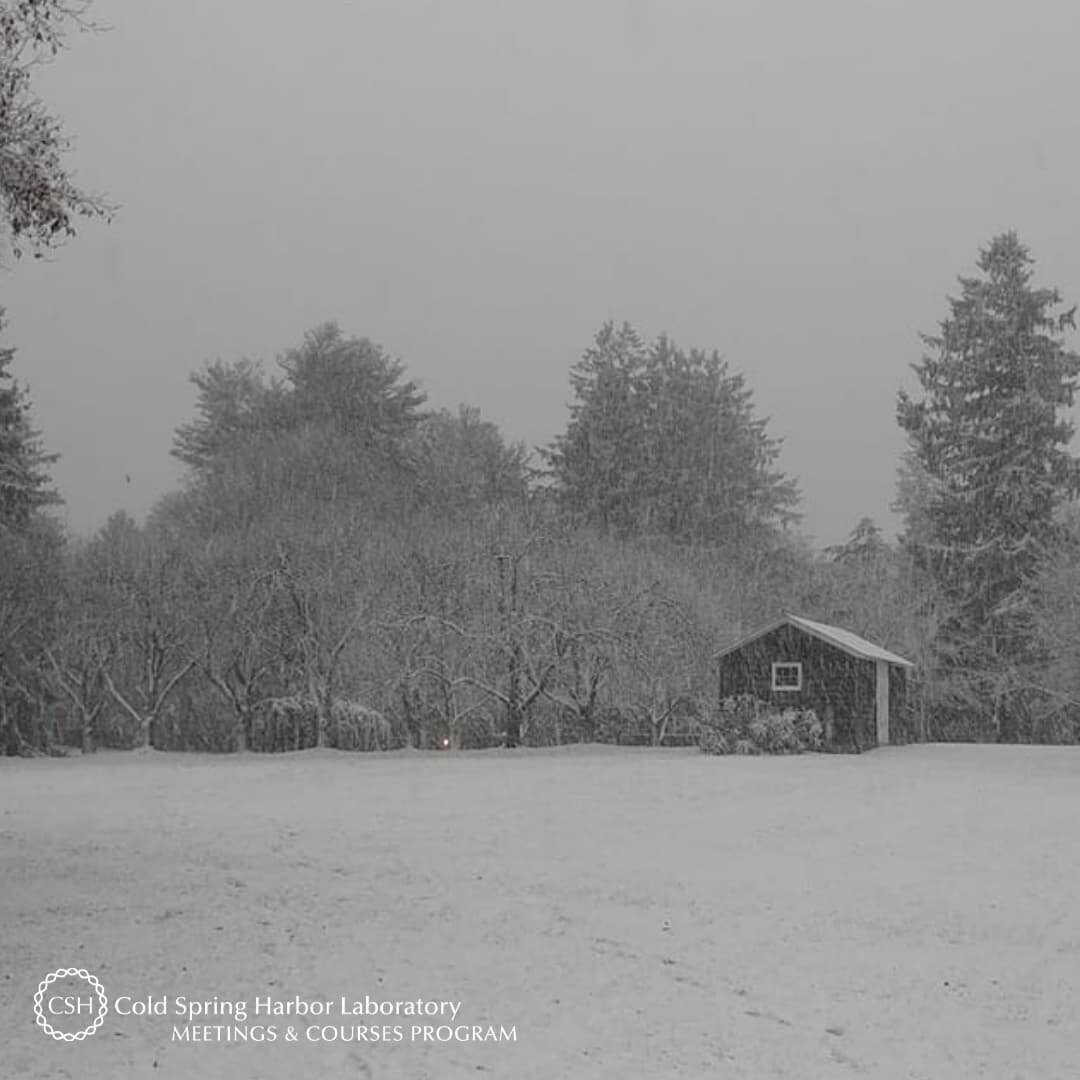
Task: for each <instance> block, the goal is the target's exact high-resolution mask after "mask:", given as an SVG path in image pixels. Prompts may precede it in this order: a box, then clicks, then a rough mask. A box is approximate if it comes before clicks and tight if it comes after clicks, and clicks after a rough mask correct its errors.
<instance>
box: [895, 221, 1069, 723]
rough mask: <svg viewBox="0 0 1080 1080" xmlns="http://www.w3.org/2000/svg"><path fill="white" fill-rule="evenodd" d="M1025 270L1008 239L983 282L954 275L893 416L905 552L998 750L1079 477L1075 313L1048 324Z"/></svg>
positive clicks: (995, 247) (1045, 304) (1044, 295)
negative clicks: (940, 594)
mask: <svg viewBox="0 0 1080 1080" xmlns="http://www.w3.org/2000/svg"><path fill="white" fill-rule="evenodd" d="M1032 265H1033V260H1032V258H1031V256H1030V254H1029V252H1028V249H1027V248H1026V247H1025V246H1024V245H1023V244H1021V243H1020V241H1019V239H1018V238H1017V236H1016V234H1015V233H1011V232H1010V233H1005V234H1003V235H1001V236H998V237H996V238H995V239H994V240H992V241H991V243H990V244H989V245H988V246H987V247H986V248H985V249H984V250H983V251H982V252H981V253H980V257H979V260H978V268H979V270H980V271H981V275H982V276H980V277H962V278H960V286H961V294H960V296H959V297H958V298H955V299H952V298H951V299H950V300H949V307H950V316H949V318H947V319H946V320H945V321H944V322H943V323H942V324H941V329H940V332H939V333H938V334H936V335H924V337H923V341H924V344H925V345H926V347H927V350H928V351H927V354H926V355H924V357H923V359H922V361H921V362H920V363H918V364H915V365H913V370H914V371H915V374H916V376H917V378H918V381H919V385H920V387H921V388H922V392H923V393H922V399H921V400H919V401H915V400H913V399H912V398H911V397H910V396H909V395H908V394H906V393H905V392H904V391H901V392H900V394H899V398H898V408H897V418H898V421H899V423H900V426H901V427H902V428H903V430H904V431H905V432H906V433H907V437H908V442H909V447H910V453H911V457H910V459H909V461H908V467H907V469H906V473H905V474H906V476H907V477H908V479H909V480H911V479H912V478H913V477H918V478H919V480H920V482H919V483H918V484H914V483H909V484H908V487H907V491H906V494H905V498H904V499H902V500H901V501H902V502H906V505H904V509H905V511H906V513H907V517H908V525H909V528H908V534H909V535H908V537H907V543H908V546H909V548H910V549H911V550H912V553H913V554H914V555H915V557H916V558H917V560H918V561H919V562H920V564H921V565H923V566H925V567H926V568H927V569H928V570H929V571H930V572H931V574H932V576H933V577H934V578H935V580H936V581H937V582H938V583H939V585H940V586H941V587H942V589H943V590H944V592H945V594H946V596H948V597H949V599H950V600H951V601H952V603H953V604H954V606H955V609H956V612H957V614H956V617H955V618H954V619H952V620H951V622H950V623H949V624H948V625H947V626H946V628H945V637H946V641H944V642H943V646H947V648H948V651H949V653H950V655H952V656H953V657H954V658H956V663H957V664H958V665H960V666H961V668H962V669H963V671H964V674H965V675H966V676H967V677H968V678H969V679H973V680H974V687H975V699H976V700H977V701H978V702H980V703H981V705H982V707H983V708H985V709H986V710H987V711H988V713H989V715H990V716H991V717H992V722H993V725H994V729H995V731H996V734H997V736H998V738H999V739H1002V740H1004V741H1011V740H1012V739H1015V738H1016V737H1018V735H1021V734H1022V733H1023V732H1022V726H1023V716H1024V712H1025V701H1024V693H1023V691H1022V690H1021V688H1020V685H1019V684H1020V683H1021V682H1022V681H1023V678H1022V673H1023V671H1024V670H1025V669H1028V670H1030V667H1031V665H1033V664H1037V663H1038V662H1039V657H1038V656H1037V654H1036V651H1035V649H1034V634H1033V631H1032V625H1031V603H1032V598H1033V580H1034V576H1035V573H1036V571H1037V568H1038V565H1039V560H1040V558H1041V556H1042V554H1043V553H1044V552H1045V551H1046V550H1047V549H1048V548H1050V547H1052V546H1053V545H1054V544H1055V543H1056V542H1057V541H1058V539H1059V536H1060V528H1059V526H1058V524H1057V523H1056V520H1055V515H1056V512H1057V511H1058V509H1059V508H1060V507H1061V505H1062V504H1063V503H1064V502H1065V501H1067V500H1068V499H1069V498H1070V496H1071V495H1073V494H1074V493H1075V492H1076V491H1077V479H1078V472H1077V462H1076V460H1075V459H1074V458H1073V457H1072V456H1071V455H1070V454H1069V452H1068V444H1069V441H1070V439H1071V438H1072V434H1073V427H1072V424H1071V423H1070V422H1069V421H1068V420H1067V419H1066V417H1065V416H1064V415H1063V414H1064V412H1065V410H1067V409H1069V408H1070V407H1071V406H1072V404H1073V400H1074V396H1075V392H1076V388H1077V377H1078V375H1080V357H1078V356H1077V355H1076V354H1075V353H1074V352H1071V351H1070V350H1069V349H1068V348H1067V347H1066V344H1065V339H1064V335H1065V333H1066V331H1068V330H1070V329H1072V328H1073V327H1074V312H1075V308H1072V309H1069V310H1066V311H1064V312H1061V313H1058V314H1054V309H1055V308H1058V307H1059V306H1060V305H1061V297H1060V295H1059V294H1058V292H1057V291H1056V290H1053V289H1044V288H1036V287H1035V286H1034V285H1033V284H1032V276H1033V275H1032V269H1031V268H1032ZM902 494H904V493H902Z"/></svg>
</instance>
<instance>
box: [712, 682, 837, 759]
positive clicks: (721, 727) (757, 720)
mask: <svg viewBox="0 0 1080 1080" xmlns="http://www.w3.org/2000/svg"><path fill="white" fill-rule="evenodd" d="M699 724H700V729H699V737H698V745H699V746H700V747H701V749H702V750H703V751H704V752H705V753H706V754H801V753H803V752H804V751H806V750H820V749H821V748H822V745H823V741H824V728H823V726H822V724H821V721H820V720H818V718H817V716H816V714H815V713H814V711H813V710H812V709H784V710H782V711H779V712H778V711H777V710H776V709H775V708H774V707H773V706H771V705H769V704H768V703H767V702H764V701H759V700H758V699H757V698H755V697H754V696H753V695H752V694H738V695H736V696H734V697H728V698H725V699H724V700H723V701H722V702H720V705H719V707H718V708H717V707H714V708H708V707H706V708H703V709H702V710H701V714H700V717H699Z"/></svg>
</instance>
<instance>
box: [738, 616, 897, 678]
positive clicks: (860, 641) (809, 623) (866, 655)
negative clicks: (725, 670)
mask: <svg viewBox="0 0 1080 1080" xmlns="http://www.w3.org/2000/svg"><path fill="white" fill-rule="evenodd" d="M781 626H795V627H797V628H798V629H800V630H804V631H806V633H808V634H810V635H812V636H813V637H816V638H819V639H820V640H821V641H825V642H828V644H830V645H834V646H835V647H836V648H838V649H840V650H841V651H842V652H846V653H849V654H850V655H851V656H857V657H858V658H859V659H860V660H884V661H885V662H886V663H887V664H897V665H899V666H900V667H906V668H913V667H914V666H915V665H914V664H913V663H912V662H911V661H910V660H905V659H904V658H903V657H902V656H897V655H896V653H894V652H889V650H888V649H883V648H882V647H881V646H880V645H875V644H874V643H873V642H872V641H867V640H866V638H861V637H859V635H858V634H853V633H852V632H851V631H850V630H842V629H841V628H840V627H839V626H829V625H828V623H820V622H814V621H813V620H812V619H804V618H802V617H800V616H798V615H792V614H791V613H790V612H785V614H784V617H783V618H782V619H779V620H778V621H777V622H774V623H772V624H771V625H769V626H766V627H763V628H762V629H761V630H757V631H755V632H754V633H753V634H750V635H748V636H747V637H744V638H740V639H739V640H738V641H736V642H735V643H734V644H733V645H729V646H728V647H727V648H726V649H721V650H720V651H719V652H718V653H716V656H717V657H720V656H727V655H728V653H732V652H734V651H735V650H736V649H741V648H742V647H743V646H744V645H746V644H748V643H749V642H751V641H754V640H755V639H756V638H759V637H762V636H763V635H765V634H769V633H772V631H773V630H776V629H778V628H779V627H781Z"/></svg>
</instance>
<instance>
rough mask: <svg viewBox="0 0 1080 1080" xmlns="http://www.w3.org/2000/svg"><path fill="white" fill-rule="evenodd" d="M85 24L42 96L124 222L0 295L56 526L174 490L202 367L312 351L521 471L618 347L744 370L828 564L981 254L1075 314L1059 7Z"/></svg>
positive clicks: (474, 6) (367, 15)
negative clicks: (691, 352)
mask: <svg viewBox="0 0 1080 1080" xmlns="http://www.w3.org/2000/svg"><path fill="white" fill-rule="evenodd" d="M94 12H95V15H96V17H97V18H98V19H99V20H101V21H104V22H107V23H109V24H110V25H111V26H112V28H113V29H112V31H111V32H110V33H106V34H101V35H94V36H79V37H77V38H76V39H75V40H74V41H73V43H72V49H71V51H70V52H69V53H67V54H66V55H64V56H62V57H61V58H60V59H59V61H58V62H57V63H56V64H55V65H53V66H52V67H51V68H50V69H49V70H48V71H47V72H46V73H45V74H44V76H43V78H42V79H41V80H40V87H41V89H42V91H43V92H44V94H45V96H46V98H47V100H48V101H49V102H50V104H52V105H54V106H55V108H56V109H57V111H58V112H59V113H60V114H61V115H62V116H64V118H65V119H66V121H67V123H68V126H69V129H70V131H71V133H72V134H73V135H74V136H75V137H76V145H75V149H74V153H73V156H72V158H71V161H72V164H73V166H74V167H75V169H76V172H77V175H78V179H79V180H80V181H81V182H82V184H83V185H84V186H86V187H89V188H92V189H95V190H102V191H105V192H106V193H107V194H108V195H109V196H110V197H111V198H112V199H113V200H114V201H116V202H118V203H120V204H121V206H122V209H121V211H120V214H119V215H118V217H117V218H116V220H115V222H114V223H113V224H112V225H111V226H104V225H97V224H92V225H88V226H86V227H84V229H83V231H82V232H81V234H80V236H79V237H78V238H77V239H75V240H74V241H72V242H71V243H70V244H69V245H68V246H67V247H66V248H64V249H62V250H61V251H60V252H59V254H58V255H57V256H56V258H55V259H54V260H53V261H52V262H50V263H49V264H40V263H38V264H34V263H31V262H29V261H24V262H23V263H21V264H17V265H15V266H14V267H13V268H12V269H11V270H10V272H6V273H5V274H4V276H3V278H2V281H3V292H2V294H0V302H2V303H3V304H4V305H5V306H6V307H7V309H8V316H9V319H10V323H11V329H10V331H9V333H8V338H7V339H8V340H9V341H10V342H11V343H13V344H15V345H16V346H17V347H18V350H19V353H18V366H17V370H18V373H19V374H20V376H21V377H22V378H23V379H24V381H28V382H29V383H30V386H31V391H32V393H33V397H34V400H35V403H36V416H37V420H38V424H39V426H40V427H42V428H43V429H44V431H45V435H46V439H47V441H48V444H49V445H50V446H51V447H52V448H53V449H55V450H58V451H60V452H61V453H62V454H63V459H62V461H61V463H60V464H59V466H58V467H57V469H56V476H57V479H58V481H59V484H60V486H61V488H62V493H63V494H64V496H65V497H66V499H67V502H68V517H69V521H70V524H71V525H72V527H73V528H75V529H77V530H80V531H82V530H88V529H90V528H92V527H96V526H97V525H99V524H100V523H101V522H102V521H103V520H104V518H105V517H106V515H107V514H108V513H109V512H110V511H112V510H113V509H116V508H117V507H121V506H122V507H125V508H127V509H128V510H130V511H131V512H132V513H134V514H135V515H136V516H139V515H141V514H142V513H144V512H145V510H146V509H147V508H148V507H149V505H150V504H151V503H152V502H153V501H154V499H156V498H157V497H158V496H159V495H160V494H162V493H163V492H164V491H165V490H167V489H168V488H169V487H171V486H173V485H174V484H175V483H176V482H177V480H178V477H179V473H178V470H177V469H176V467H175V465H174V464H173V462H172V461H171V459H170V458H169V454H168V451H169V447H170V444H171V438H172V429H173V428H174V426H175V425H176V424H177V423H178V422H181V421H183V420H185V419H187V418H188V417H189V416H190V415H191V412H192V403H193V395H192V392H191V388H190V387H189V385H188V383H187V375H188V373H189V372H190V371H191V370H192V369H194V368H196V367H198V366H199V365H200V364H201V363H202V362H203V361H205V360H210V359H215V358H222V359H226V360H232V359H236V358H239V357H241V356H247V357H251V358H262V359H266V360H267V361H272V360H273V359H274V357H275V356H276V355H277V354H278V353H279V352H281V351H282V350H284V349H285V348H287V347H289V346H291V345H294V344H296V343H298V342H299V340H300V339H301V337H302V335H303V333H304V331H305V330H306V329H308V328H310V327H311V326H313V325H314V324H316V323H318V322H321V321H323V320H326V319H336V320H337V321H339V322H340V323H341V325H342V327H343V328H344V329H345V331H346V332H347V333H352V334H356V335H359V336H368V337H371V338H373V339H374V340H376V341H378V342H379V343H381V344H383V345H384V346H385V347H386V348H387V349H388V350H389V351H391V352H392V353H394V354H395V355H397V356H399V357H400V358H401V359H402V360H404V361H405V363H406V364H407V366H408V368H409V370H410V372H411V373H412V374H413V375H414V376H416V377H418V378H420V379H421V380H422V381H423V383H424V384H425V386H426V387H427V389H428V391H429V395H430V399H431V402H432V403H433V404H435V405H447V406H451V407H453V406H456V404H457V403H458V402H459V401H463V400H464V401H468V402H470V403H473V404H476V405H478V406H480V408H481V409H482V410H483V411H484V413H485V414H486V415H487V416H488V417H489V418H490V419H493V420H495V421H497V422H498V423H499V424H500V425H501V426H502V427H503V429H504V431H505V432H506V434H507V435H508V436H510V437H511V438H521V439H525V440H526V441H527V442H529V443H531V444H537V443H545V442H547V441H548V440H549V439H550V438H551V437H552V436H553V435H554V434H555V433H556V432H557V431H558V430H560V429H561V427H562V425H563V423H564V420H565V405H566V401H567V387H568V383H567V369H568V367H569V365H570V364H571V363H572V362H573V361H574V359H575V358H576V357H577V356H578V355H580V353H581V351H582V350H583V348H584V347H585V346H586V345H587V344H588V342H589V340H590V338H591V337H592V335H593V333H594V332H595V330H596V329H597V328H598V327H599V325H600V324H601V323H602V322H603V321H604V320H606V319H615V320H617V321H621V320H623V319H627V320H629V321H631V322H632V323H634V324H635V325H636V326H637V327H638V328H639V329H640V330H641V331H642V332H643V333H645V334H646V335H647V336H649V337H652V336H654V335H656V334H657V333H659V332H661V331H667V332H668V333H669V334H670V335H671V336H672V337H673V338H674V339H675V340H676V341H677V342H678V343H680V344H682V345H685V346H700V347H703V348H709V349H711V348H716V349H718V350H720V352H722V353H723V354H724V355H725V356H727V357H728V359H729V360H730V361H731V363H732V364H733V365H734V366H735V367H736V368H738V369H741V370H743V371H745V372H746V374H747V377H748V379H749V381H750V384H751V385H752V386H753V387H754V389H755V392H756V397H757V401H758V405H759V408H760V410H761V412H763V413H764V414H767V415H770V416H771V417H772V432H773V434H776V435H779V436H782V437H783V438H784V440H785V450H784V457H783V464H784V466H785V467H786V468H787V469H788V470H789V471H790V472H792V473H793V474H795V475H796V476H797V477H798V478H799V481H800V484H801V487H802V491H803V494H804V510H805V513H806V528H807V530H808V531H809V532H810V533H812V534H815V535H816V536H817V537H818V539H819V540H820V541H821V542H822V543H830V542H834V541H836V540H837V539H839V538H840V537H842V536H843V535H844V534H846V533H847V531H848V530H849V529H850V528H851V526H852V525H853V524H854V521H855V519H856V518H858V517H859V516H860V515H862V514H872V515H874V516H877V517H878V518H879V519H881V520H882V521H883V522H889V521H890V519H889V516H888V511H887V507H888V504H889V502H890V501H891V499H892V494H893V481H894V471H895V466H896V461H897V457H898V454H899V452H900V450H901V449H902V440H901V438H900V435H899V432H898V430H897V428H896V424H895V419H894V403H895V392H896V387H897V385H898V384H899V383H900V382H901V381H902V380H905V379H906V378H907V377H908V376H907V365H908V364H909V363H910V362H911V361H913V360H916V359H917V358H918V355H919V351H920V346H919V342H918V339H917V333H918V331H920V330H933V329H934V328H935V326H936V324H937V322H938V320H940V319H941V318H942V317H943V316H944V315H945V313H946V302H945V298H946V295H947V294H948V293H949V292H953V291H955V279H956V276H957V274H959V273H969V272H971V271H972V270H973V263H974V259H975V257H976V254H977V251H978V248H979V247H980V246H982V245H983V244H985V243H986V241H988V240H989V239H990V237H991V236H992V235H994V234H995V233H997V232H1000V231H1002V230H1004V229H1007V228H1016V229H1017V230H1018V231H1019V233H1020V235H1021V238H1022V239H1024V241H1025V242H1026V243H1027V244H1028V245H1029V246H1030V247H1031V248H1032V251H1033V253H1034V254H1035V256H1036V258H1037V259H1038V262H1039V278H1040V280H1041V281H1042V282H1043V283H1046V284H1051V285H1055V286H1057V287H1059V288H1060V289H1061V290H1062V291H1063V293H1064V294H1065V295H1066V297H1067V298H1069V299H1072V298H1074V297H1080V244H1078V242H1077V240H1078V225H1080V201H1078V200H1077V196H1076V183H1077V178H1078V176H1080V140H1078V139H1077V138H1076V134H1075V109H1076V106H1077V103H1078V102H1080V65H1078V63H1077V43H1078V32H1080V10H1078V6H1077V5H1076V4H1075V3H1074V2H1072V0H1057V2H1041V3H1040V2H1035V0H1025V2H1024V3H1023V4H1017V3H1014V2H1010V3H1003V2H996V0H995V2H989V0H962V2H961V0H906V2H903V3H900V2H896V3H888V4H885V3H874V2H872V0H816V2H815V3H812V4H811V3H804V2H803V0H788V2H785V3H779V2H778V3H767V2H765V0H744V2H737V0H452V2H451V0H349V2H346V0H305V2H304V3H296V2H290V3H284V2H279V0H182V2H180V3H162V2H159V0H152V2H148V0H141V2H137V0H97V3H96V4H95V6H94ZM127 477H130V482H128V481H127V479H126V478H127ZM890 523H891V522H890Z"/></svg>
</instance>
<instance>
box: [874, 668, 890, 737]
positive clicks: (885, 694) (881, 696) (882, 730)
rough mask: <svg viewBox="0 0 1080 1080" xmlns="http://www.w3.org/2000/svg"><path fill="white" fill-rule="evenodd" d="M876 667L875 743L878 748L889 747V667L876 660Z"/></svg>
mask: <svg viewBox="0 0 1080 1080" xmlns="http://www.w3.org/2000/svg"><path fill="white" fill-rule="evenodd" d="M876 666H877V710H876V711H877V741H878V746H888V745H889V665H888V663H887V662H886V661H885V660H878V661H877V662H876Z"/></svg>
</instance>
